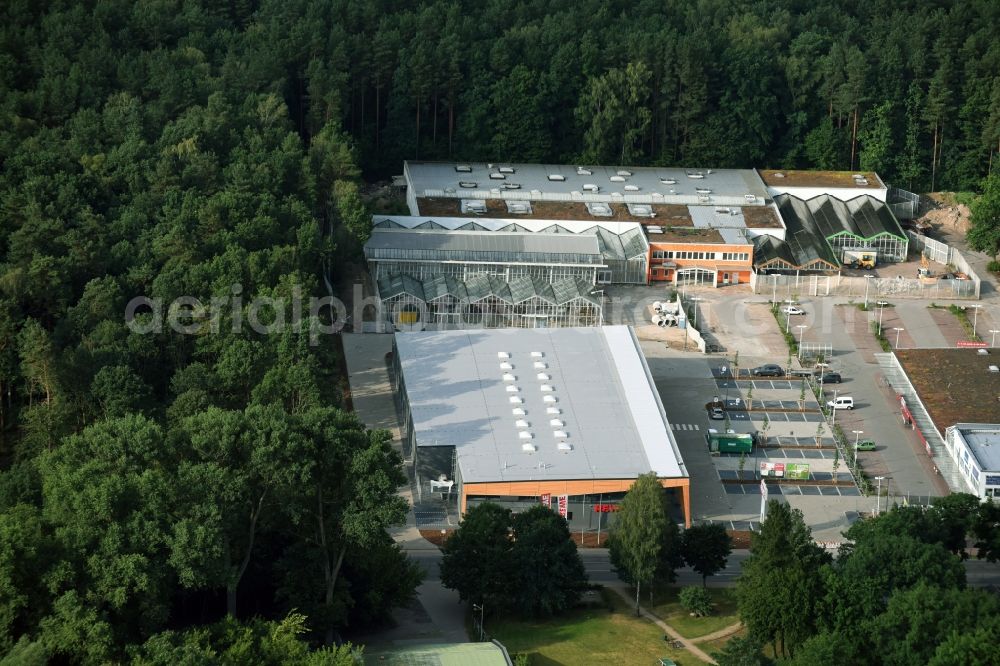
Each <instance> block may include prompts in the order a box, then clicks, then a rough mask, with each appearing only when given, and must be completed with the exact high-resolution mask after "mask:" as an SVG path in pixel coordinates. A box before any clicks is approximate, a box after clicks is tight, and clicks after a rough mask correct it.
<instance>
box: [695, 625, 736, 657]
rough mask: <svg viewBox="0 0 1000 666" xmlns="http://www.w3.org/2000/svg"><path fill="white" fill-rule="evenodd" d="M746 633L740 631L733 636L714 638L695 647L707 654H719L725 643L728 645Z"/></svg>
mask: <svg viewBox="0 0 1000 666" xmlns="http://www.w3.org/2000/svg"><path fill="white" fill-rule="evenodd" d="M746 633H747V630H746V629H740V630H739V631H737V632H736V633H735V634H731V635H729V636H726V637H725V638H716V639H715V640H714V641H705V642H704V643H697V645H698V647H700V648H701V649H702V650H704V651H705V652H707V653H708V654H712V653H714V652H719V651H720V650H722V648H724V647H726V643H728V642H729V641H731V640H732V639H734V638H736V637H737V636H744V635H746Z"/></svg>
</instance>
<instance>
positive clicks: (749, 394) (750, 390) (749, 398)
mask: <svg viewBox="0 0 1000 666" xmlns="http://www.w3.org/2000/svg"><path fill="white" fill-rule="evenodd" d="M747 411H748V412H750V411H753V386H752V385H751V386H750V388H748V389H747Z"/></svg>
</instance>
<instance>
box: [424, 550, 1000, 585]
mask: <svg viewBox="0 0 1000 666" xmlns="http://www.w3.org/2000/svg"><path fill="white" fill-rule="evenodd" d="M579 553H580V558H581V559H582V560H583V567H584V569H586V571H587V576H588V577H589V578H590V581H591V582H592V583H610V582H613V581H616V580H618V575H617V574H616V573H615V572H614V571H613V570H612V568H611V563H610V562H609V561H608V551H607V549H606V548H584V549H581V550H580V551H579ZM408 554H409V556H410V558H411V559H412V560H413V561H415V562H417V563H418V564H419V565H420V566H421V568H422V569H423V570H424V573H425V574H426V575H427V579H426V580H427V581H428V582H431V581H438V580H440V573H439V571H438V563H439V562H440V561H441V551H439V550H437V549H431V550H427V549H422V550H416V551H410V552H409V553H408ZM749 556H750V551H748V550H734V551H733V552H732V554H731V555H730V556H729V561H728V562H727V563H726V568H725V569H724V570H723V571H720V572H719V573H717V574H715V575H714V576H710V577H709V579H708V584H709V585H710V586H718V587H728V586H732V585H735V584H736V579H737V578H738V577H739V575H740V570H741V568H742V566H743V561H744V560H745V559H747V557H749ZM965 575H966V580H967V581H968V584H969V586H970V587H991V586H996V587H1000V564H992V563H990V562H986V561H983V560H966V562H965ZM699 583H701V575H700V574H697V573H695V572H694V571H692V570H691V568H690V567H684V568H682V569H678V570H677V584H678V585H681V586H686V585H697V584H699Z"/></svg>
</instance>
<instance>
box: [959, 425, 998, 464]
mask: <svg viewBox="0 0 1000 666" xmlns="http://www.w3.org/2000/svg"><path fill="white" fill-rule="evenodd" d="M955 427H956V428H958V431H959V432H961V433H962V437H963V438H964V439H965V442H966V444H968V445H969V449H971V451H972V455H974V456H975V457H976V461H977V462H978V463H979V467H980V469H981V470H982V471H984V472H1000V423H958V424H956V426H955Z"/></svg>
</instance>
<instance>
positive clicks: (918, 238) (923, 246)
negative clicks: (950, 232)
mask: <svg viewBox="0 0 1000 666" xmlns="http://www.w3.org/2000/svg"><path fill="white" fill-rule="evenodd" d="M906 235H907V236H909V237H910V242H911V243H913V247H914V248H915V249H918V250H920V251H921V252H925V253H927V255H928V257H929V258H930V259H933V260H934V261H937V262H938V263H942V264H945V265H948V266H954V267H955V270H956V271H959V272H961V273H965V274H966V275H968V276H969V280H968V281H969V282H972V283H974V285H975V294H976V295H975V297H976V298H977V299H978V298H979V292H980V287H981V284H980V279H979V275H978V274H977V273H976V272H975V271H974V270H972V266H971V265H970V264H969V262H968V260H966V258H965V255H963V254H962V253H961V252H959V251H958V250H956V249H955V248H953V247H951V246H950V245H948V244H946V243H942V242H941V241H936V240H934V239H933V238H928V237H927V236H924V235H922V234H917V233H914V232H912V231H907V232H906ZM963 282H964V280H963Z"/></svg>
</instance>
